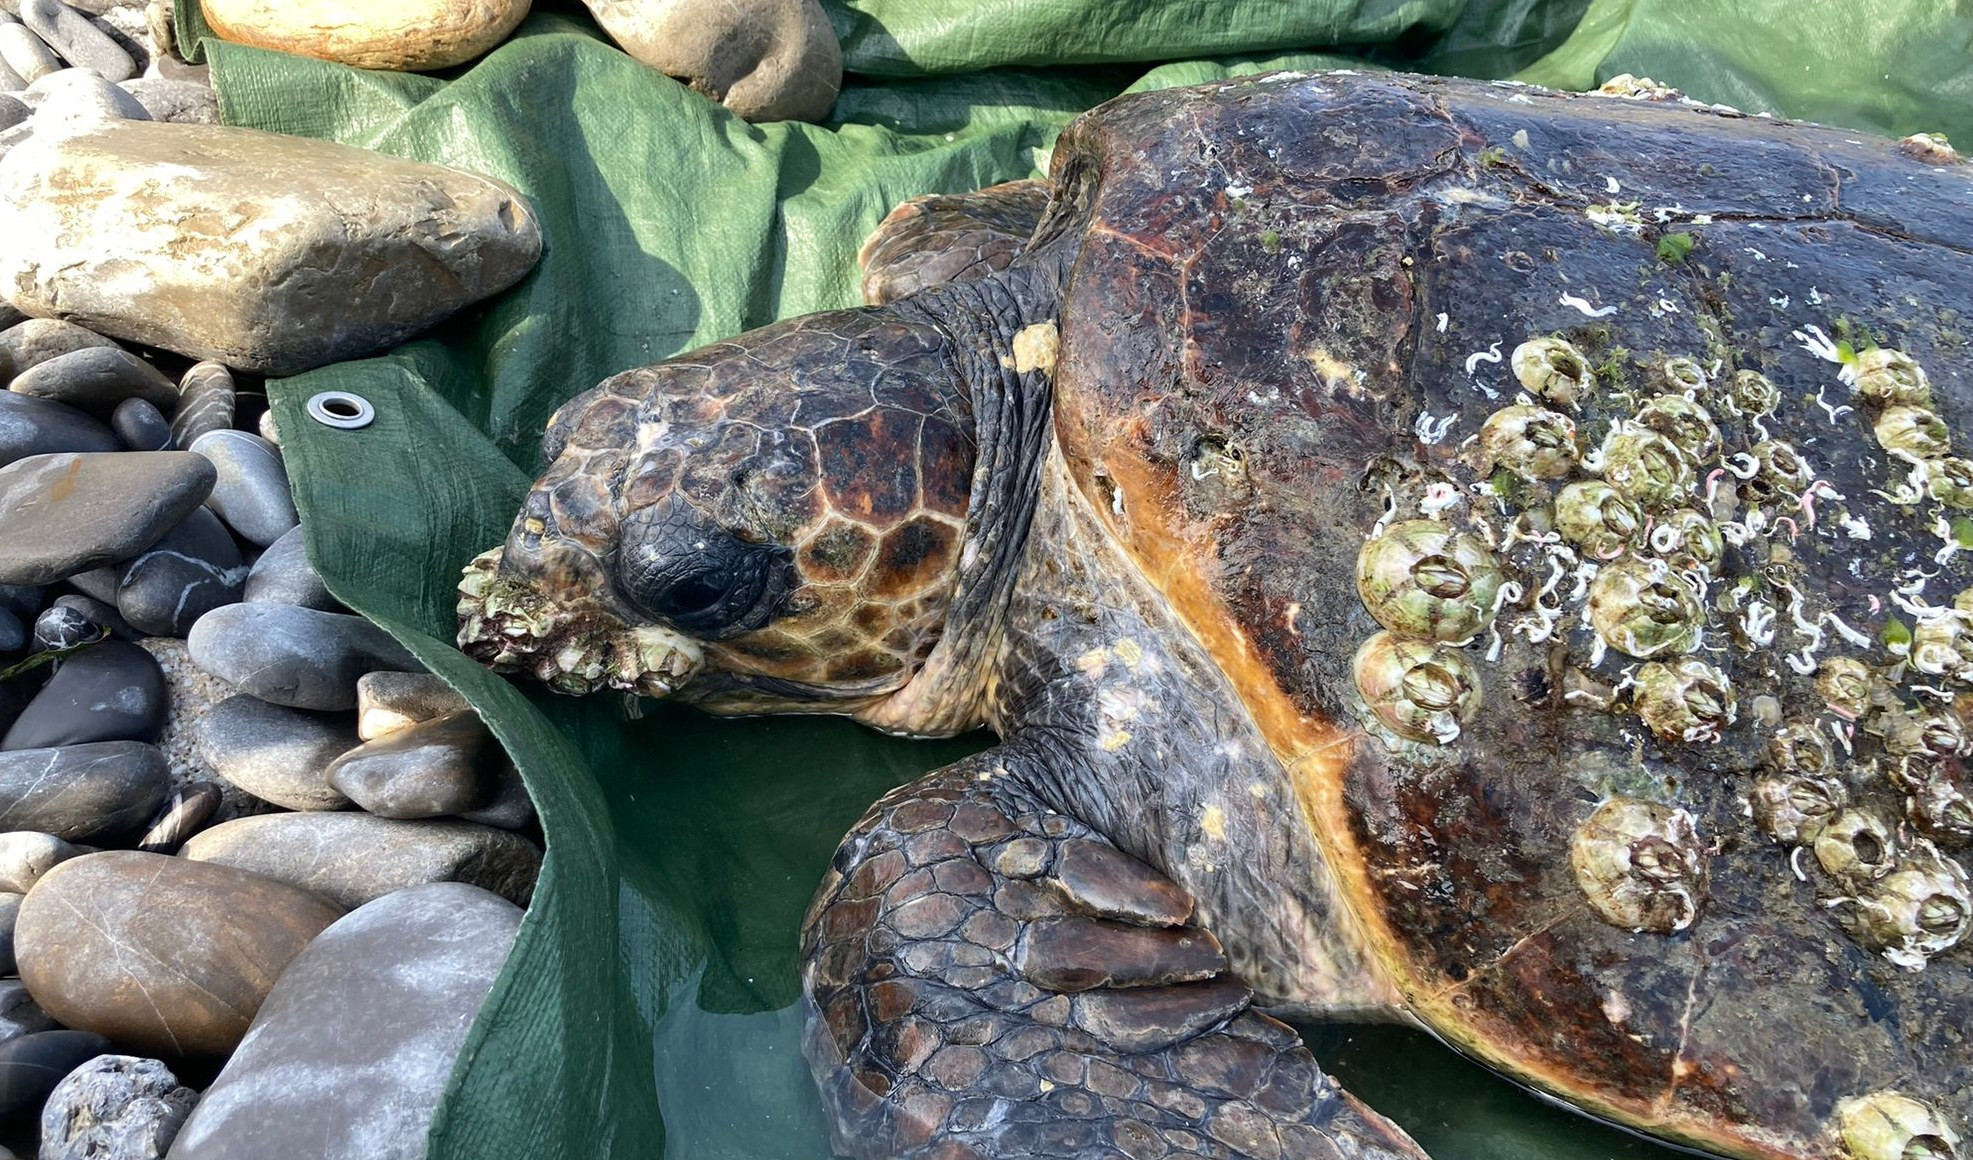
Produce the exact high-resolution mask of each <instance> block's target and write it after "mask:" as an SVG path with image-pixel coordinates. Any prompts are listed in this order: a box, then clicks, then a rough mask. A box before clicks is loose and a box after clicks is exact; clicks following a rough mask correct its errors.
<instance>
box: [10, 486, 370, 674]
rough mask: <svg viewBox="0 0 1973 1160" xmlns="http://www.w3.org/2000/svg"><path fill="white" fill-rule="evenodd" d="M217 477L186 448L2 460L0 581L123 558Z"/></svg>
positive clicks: (34, 580) (201, 496)
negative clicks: (181, 449)
mask: <svg viewBox="0 0 1973 1160" xmlns="http://www.w3.org/2000/svg"><path fill="white" fill-rule="evenodd" d="M218 478H219V473H218V472H216V471H214V470H213V467H212V463H211V461H210V460H208V459H206V458H205V457H204V456H202V455H193V454H191V453H190V452H187V451H120V452H109V453H98V454H86V453H85V454H74V453H66V452H65V453H61V454H56V455H30V456H28V457H27V458H26V459H19V460H16V461H14V462H13V463H10V464H8V465H7V466H5V467H0V527H5V528H6V529H7V535H6V537H4V538H0V584H48V583H52V582H53V581H56V580H60V579H62V578H63V577H65V576H70V575H73V574H74V573H76V572H83V571H87V570H88V569H90V568H99V567H101V566H102V565H104V564H114V563H117V562H119V561H123V560H128V559H130V558H131V557H133V556H135V555H136V554H137V553H139V552H141V551H143V550H144V549H145V548H148V547H150V546H151V545H152V544H155V543H157V542H158V539H159V538H160V537H162V536H163V535H164V534H165V532H166V531H168V530H170V529H171V527H172V526H173V525H174V524H176V523H177V522H178V521H179V520H182V519H184V518H185V515H186V513H188V512H190V511H191V510H192V509H193V508H195V507H198V506H199V505H200V504H201V503H203V502H204V501H205V497H206V496H207V495H208V494H209V493H211V491H212V485H213V482H214V481H215V480H217V479H218ZM373 667H383V666H373ZM354 679H355V678H353V677H352V678H351V680H352V681H354ZM354 693H355V691H354V690H353V689H352V690H351V695H352V697H353V696H354Z"/></svg>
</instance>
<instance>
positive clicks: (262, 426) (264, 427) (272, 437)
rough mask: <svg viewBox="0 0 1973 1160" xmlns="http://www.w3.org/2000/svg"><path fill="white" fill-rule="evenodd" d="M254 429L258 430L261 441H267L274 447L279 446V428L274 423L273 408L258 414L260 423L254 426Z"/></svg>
mask: <svg viewBox="0 0 1973 1160" xmlns="http://www.w3.org/2000/svg"><path fill="white" fill-rule="evenodd" d="M256 427H257V428H258V429H259V431H260V437H261V438H262V439H265V440H267V441H268V442H269V443H272V444H273V445H274V446H276V447H279V446H280V445H281V428H280V426H279V425H278V424H276V423H275V421H274V408H272V407H269V408H267V409H266V410H265V411H262V412H261V413H260V422H259V423H257V424H256Z"/></svg>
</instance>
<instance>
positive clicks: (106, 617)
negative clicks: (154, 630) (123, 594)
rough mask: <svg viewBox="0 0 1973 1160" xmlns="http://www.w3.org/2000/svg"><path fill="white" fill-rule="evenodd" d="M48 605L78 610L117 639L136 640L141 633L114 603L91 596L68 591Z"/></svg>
mask: <svg viewBox="0 0 1973 1160" xmlns="http://www.w3.org/2000/svg"><path fill="white" fill-rule="evenodd" d="M50 607H52V608H67V609H70V610H72V611H75V612H79V613H81V614H82V615H83V616H84V617H85V618H87V619H88V620H89V622H90V623H91V624H99V625H102V626H103V627H104V628H106V629H108V630H109V633H110V635H111V636H113V637H116V638H117V639H118V640H136V639H137V638H138V637H139V636H142V635H143V634H142V633H140V632H138V631H137V630H136V629H134V628H132V627H130V623H129V622H128V621H126V620H124V619H123V615H122V614H121V613H119V612H118V611H117V610H116V606H115V605H113V604H109V603H107V602H105V601H101V600H97V599H96V598H95V597H93V596H84V595H80V594H76V593H70V594H69V595H67V596H57V597H55V602H54V604H52V605H50Z"/></svg>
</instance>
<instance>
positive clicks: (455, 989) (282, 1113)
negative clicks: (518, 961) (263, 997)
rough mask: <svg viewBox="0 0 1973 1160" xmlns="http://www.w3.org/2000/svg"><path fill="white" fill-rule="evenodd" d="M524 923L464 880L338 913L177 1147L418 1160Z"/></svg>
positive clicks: (214, 1157) (249, 1155)
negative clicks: (467, 1042) (326, 1032)
mask: <svg viewBox="0 0 1973 1160" xmlns="http://www.w3.org/2000/svg"><path fill="white" fill-rule="evenodd" d="M520 922H521V911H520V909H519V908H517V907H515V906H514V905H513V904H512V903H509V902H507V901H505V900H503V899H500V898H497V897H495V896H494V895H491V894H488V893H487V892H486V891H484V890H477V889H474V888H473V887H470V886H464V885H460V884H458V883H440V884H436V885H430V886H417V887H413V888H411V889H409V890H402V891H399V892H397V893H396V894H392V895H390V896H389V897H387V898H381V899H378V900H377V901H376V902H372V903H370V904H369V905H367V906H364V907H362V908H361V909H359V910H355V911H352V912H351V913H350V914H348V915H346V916H344V917H343V918H341V919H338V920H337V921H336V923H335V925H333V926H331V927H330V928H329V929H327V930H325V931H323V932H322V934H321V936H320V937H318V938H317V939H316V940H315V941H314V942H313V943H311V944H310V945H309V947H308V949H307V950H305V951H303V952H302V953H301V954H300V955H299V956H297V957H296V958H295V961H294V962H293V964H291V965H290V966H289V968H288V971H287V973H286V974H284V975H282V976H281V979H280V981H279V982H278V983H276V984H275V986H274V990H273V991H272V992H271V993H270V994H269V995H268V996H267V1002H266V1003H265V1004H264V1005H263V1006H262V1007H261V1011H260V1015H259V1017H257V1018H256V1019H255V1020H254V1025H253V1030H252V1031H251V1032H249V1033H248V1035H247V1038H246V1039H245V1041H244V1042H242V1043H241V1044H240V1049H239V1051H238V1052H237V1053H235V1054H234V1056H233V1058H232V1059H231V1060H229V1061H228V1062H227V1064H226V1068H225V1070H224V1071H222V1072H220V1074H219V1078H218V1079H217V1080H215V1081H213V1084H212V1086H211V1087H210V1088H208V1089H207V1091H206V1094H205V1097H204V1099H203V1101H202V1102H201V1103H200V1105H199V1107H198V1108H197V1109H196V1110H194V1112H193V1113H192V1117H191V1119H190V1120H188V1121H187V1122H186V1124H185V1127H184V1129H183V1131H182V1132H181V1133H180V1136H179V1140H178V1144H177V1145H176V1147H175V1148H174V1150H173V1152H172V1156H173V1157H174V1158H175V1160H258V1158H260V1157H269V1156H324V1157H329V1156H333V1157H357V1156H361V1157H364V1158H365V1160H389V1158H402V1160H416V1157H418V1156H420V1155H422V1154H423V1149H424V1141H425V1136H426V1133H427V1131H428V1129H429V1128H430V1125H431V1119H432V1114H433V1112H434V1110H435V1109H436V1108H437V1107H438V1103H439V1097H440V1096H441V1095H443V1094H444V1091H445V1085H446V1083H447V1081H448V1080H449V1078H450V1077H451V1074H452V1068H453V1061H454V1059H455V1057H456V1056H457V1055H458V1053H459V1050H460V1049H461V1048H462V1047H463V1046H464V1045H465V1040H466V1033H467V1031H468V1030H469V1029H470V1028H471V1027H472V1024H473V1018H474V1016H475V1015H476V1014H477V1013H478V1011H479V1008H480V1005H481V1004H482V1003H484V1002H485V1001H486V996H487V992H488V991H489V990H491V988H492V986H493V980H494V978H495V977H496V976H497V975H498V974H499V973H500V967H501V964H502V963H503V962H504V961H505V960H506V957H507V952H508V951H509V950H510V949H511V948H512V946H513V943H514V935H515V933H516V932H517V931H518V930H519V929H520ZM325 1026H328V1027H334V1028H336V1029H337V1033H336V1034H334V1035H324V1034H323V1033H322V1028H323V1027H325Z"/></svg>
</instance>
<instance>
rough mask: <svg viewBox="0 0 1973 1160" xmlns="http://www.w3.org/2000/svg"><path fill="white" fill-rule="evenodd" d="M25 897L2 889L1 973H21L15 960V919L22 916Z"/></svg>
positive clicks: (0, 906) (0, 907) (0, 897)
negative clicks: (22, 904) (22, 900)
mask: <svg viewBox="0 0 1973 1160" xmlns="http://www.w3.org/2000/svg"><path fill="white" fill-rule="evenodd" d="M25 897H27V896H26V895H25V894H13V893H9V892H6V891H0V975H18V974H20V968H19V966H18V965H17V964H16V963H15V962H14V920H15V919H17V918H19V917H20V916H21V899H23V898H25Z"/></svg>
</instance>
